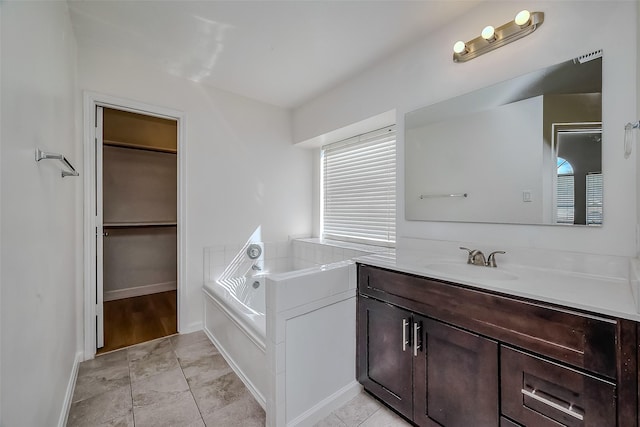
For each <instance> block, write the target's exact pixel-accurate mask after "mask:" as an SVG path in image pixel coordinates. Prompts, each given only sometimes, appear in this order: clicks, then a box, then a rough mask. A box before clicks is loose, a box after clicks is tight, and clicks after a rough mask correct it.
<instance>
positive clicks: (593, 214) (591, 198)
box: [587, 173, 602, 225]
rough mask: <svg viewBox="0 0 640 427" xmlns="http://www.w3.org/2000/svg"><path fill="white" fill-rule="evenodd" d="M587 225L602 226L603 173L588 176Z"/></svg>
mask: <svg viewBox="0 0 640 427" xmlns="http://www.w3.org/2000/svg"><path fill="white" fill-rule="evenodd" d="M587 225H602V173H590V174H588V175H587Z"/></svg>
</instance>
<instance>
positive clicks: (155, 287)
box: [104, 281, 178, 301]
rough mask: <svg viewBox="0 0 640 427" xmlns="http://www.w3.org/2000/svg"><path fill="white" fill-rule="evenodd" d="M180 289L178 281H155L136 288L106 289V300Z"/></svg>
mask: <svg viewBox="0 0 640 427" xmlns="http://www.w3.org/2000/svg"><path fill="white" fill-rule="evenodd" d="M176 289H178V282H176V281H173V282H164V283H153V284H151V285H143V286H136V287H135V288H126V289H117V290H114V291H105V292H104V300H105V301H113V300H117V299H124V298H132V297H139V296H142V295H150V294H157V293H159V292H167V291H175V290H176Z"/></svg>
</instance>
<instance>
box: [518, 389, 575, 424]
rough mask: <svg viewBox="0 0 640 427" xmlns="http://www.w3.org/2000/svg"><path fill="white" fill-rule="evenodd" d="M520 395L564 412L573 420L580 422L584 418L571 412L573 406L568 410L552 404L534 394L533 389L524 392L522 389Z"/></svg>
mask: <svg viewBox="0 0 640 427" xmlns="http://www.w3.org/2000/svg"><path fill="white" fill-rule="evenodd" d="M522 394H524V395H525V396H528V397H530V398H532V399H535V400H537V401H538V402H540V403H544V404H545V405H547V406H551V407H552V408H553V409H557V410H558V411H560V412H564V413H565V414H567V415H571V416H572V417H574V418H577V419H579V420H580V421H583V420H584V416H583V415H582V414H579V413H577V412H576V411H574V410H573V405H570V406H569V407H568V408H567V407H565V406H562V405H558V404H557V403H555V402H552V401H551V400H549V399H545V398H544V397H542V396H540V395H538V394H536V390H535V389H533V390H532V391H529V390H525V389H524V388H523V389H522Z"/></svg>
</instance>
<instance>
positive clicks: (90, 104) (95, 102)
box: [83, 91, 187, 360]
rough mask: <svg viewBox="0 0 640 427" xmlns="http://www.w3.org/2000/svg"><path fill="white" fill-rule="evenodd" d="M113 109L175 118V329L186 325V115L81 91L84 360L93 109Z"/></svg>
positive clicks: (92, 223) (90, 340)
mask: <svg viewBox="0 0 640 427" xmlns="http://www.w3.org/2000/svg"><path fill="white" fill-rule="evenodd" d="M99 106H100V107H107V108H114V109H117V110H122V111H129V112H132V113H139V114H145V115H148V116H154V117H161V118H165V119H171V120H176V121H177V124H178V135H177V137H178V153H177V156H178V159H177V160H178V176H177V179H178V200H177V204H178V206H177V220H178V226H177V240H178V248H177V250H178V259H177V267H178V277H177V281H178V284H177V286H178V292H177V319H176V320H177V323H178V332H180V331H182V330H183V329H184V328H185V327H186V325H187V321H186V320H187V317H186V314H187V310H186V306H187V298H186V296H187V292H186V285H187V280H186V226H185V219H186V194H187V193H186V183H187V182H186V181H187V180H186V165H187V157H186V155H185V154H186V153H185V141H186V114H185V113H184V112H182V111H178V110H172V109H169V108H165V107H159V106H155V105H150V104H146V103H142V102H138V101H132V100H130V99H125V98H118V97H114V96H110V95H104V94H101V93H97V92H91V91H84V93H83V128H84V133H83V141H84V143H83V145H84V179H83V184H84V203H83V207H84V239H83V240H84V251H83V253H84V262H83V264H84V300H83V301H84V303H83V304H84V360H88V359H93V358H94V357H95V355H96V344H97V331H96V314H97V304H96V303H95V301H96V243H97V242H96V240H97V236H96V217H95V215H94V214H93V213H94V212H95V210H96V180H95V173H96V166H95V165H96V163H95V162H96V150H95V138H96V135H95V129H96V128H95V111H96V107H99Z"/></svg>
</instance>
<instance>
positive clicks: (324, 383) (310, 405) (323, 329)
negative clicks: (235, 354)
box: [267, 261, 360, 427]
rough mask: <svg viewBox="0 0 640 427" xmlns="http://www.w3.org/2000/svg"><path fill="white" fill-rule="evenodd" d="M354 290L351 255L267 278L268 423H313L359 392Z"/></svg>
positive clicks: (354, 278)
mask: <svg viewBox="0 0 640 427" xmlns="http://www.w3.org/2000/svg"><path fill="white" fill-rule="evenodd" d="M355 294H356V270H355V264H353V262H351V261H343V262H337V263H332V264H329V265H327V266H324V267H322V269H319V270H316V271H313V270H301V271H299V272H297V273H296V272H292V273H283V274H276V275H274V276H272V277H269V278H267V359H268V370H269V394H268V397H267V425H268V426H269V427H276V426H277V427H284V426H313V425H315V424H316V423H317V422H319V421H320V420H321V419H323V418H325V417H326V416H328V415H329V414H330V413H331V412H333V411H334V410H335V409H337V408H339V407H340V406H342V405H343V404H345V403H347V402H348V401H349V400H351V399H352V398H353V397H355V396H356V395H357V394H358V393H359V392H360V386H359V385H358V383H357V381H356V379H355V378H356V375H355V362H354V361H355V337H356V335H355V334H356V306H355ZM327 349H330V350H327ZM310 385H313V386H310Z"/></svg>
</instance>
